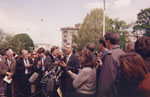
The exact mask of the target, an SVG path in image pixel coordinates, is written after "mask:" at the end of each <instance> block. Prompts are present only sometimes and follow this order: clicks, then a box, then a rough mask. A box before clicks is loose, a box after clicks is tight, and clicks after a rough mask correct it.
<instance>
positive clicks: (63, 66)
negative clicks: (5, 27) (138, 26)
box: [0, 32, 150, 97]
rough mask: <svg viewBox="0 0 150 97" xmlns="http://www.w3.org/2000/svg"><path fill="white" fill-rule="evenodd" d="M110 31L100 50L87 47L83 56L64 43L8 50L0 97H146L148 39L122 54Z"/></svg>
mask: <svg viewBox="0 0 150 97" xmlns="http://www.w3.org/2000/svg"><path fill="white" fill-rule="evenodd" d="M119 43H120V36H119V35H118V33H116V32H108V33H106V34H105V36H104V37H103V38H101V39H100V40H99V44H98V47H99V51H100V52H97V51H96V48H95V45H94V44H93V43H87V45H86V46H85V48H84V49H83V50H82V51H81V52H77V51H76V50H75V48H73V47H72V46H71V44H66V45H65V48H64V52H62V50H61V49H60V48H58V47H57V46H53V47H52V48H51V50H50V51H45V49H44V48H39V49H38V51H32V52H29V51H27V50H25V49H23V50H21V51H20V55H19V56H16V55H15V54H14V52H13V50H12V49H11V48H8V49H7V50H6V52H5V55H4V56H2V55H1V56H0V95H4V97H5V96H6V97H150V73H149V72H150V37H147V36H142V37H140V38H139V39H137V41H136V42H135V43H131V42H129V43H127V44H126V47H125V50H123V49H121V47H120V45H119Z"/></svg>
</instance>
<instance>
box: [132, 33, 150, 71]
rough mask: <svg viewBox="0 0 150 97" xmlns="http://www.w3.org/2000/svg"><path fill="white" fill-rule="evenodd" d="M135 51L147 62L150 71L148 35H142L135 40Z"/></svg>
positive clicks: (149, 40)
mask: <svg viewBox="0 0 150 97" xmlns="http://www.w3.org/2000/svg"><path fill="white" fill-rule="evenodd" d="M135 52H136V53H138V54H140V55H141V56H142V57H143V59H144V61H145V62H146V63H147V64H148V70H149V71H150V37H148V36H142V37H141V38H139V39H138V40H137V41H136V42H135Z"/></svg>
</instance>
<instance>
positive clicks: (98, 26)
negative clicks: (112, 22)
mask: <svg viewBox="0 0 150 97" xmlns="http://www.w3.org/2000/svg"><path fill="white" fill-rule="evenodd" d="M102 30H103V10H102V9H94V10H92V11H91V12H90V14H87V16H86V17H85V19H84V22H83V24H82V26H81V28H80V29H79V32H78V35H77V36H75V35H74V36H73V40H74V42H75V43H76V46H77V49H78V50H79V51H80V50H82V49H83V48H84V46H85V45H86V44H87V43H88V42H93V43H95V44H96V45H97V44H98V40H99V39H100V37H102ZM108 30H109V17H108V16H106V32H107V31H108Z"/></svg>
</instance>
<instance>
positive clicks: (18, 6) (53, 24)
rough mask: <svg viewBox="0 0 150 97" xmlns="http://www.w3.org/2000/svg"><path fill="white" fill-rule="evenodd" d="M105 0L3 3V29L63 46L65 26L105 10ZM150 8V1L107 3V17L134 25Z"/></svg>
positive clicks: (11, 0) (0, 16)
mask: <svg viewBox="0 0 150 97" xmlns="http://www.w3.org/2000/svg"><path fill="white" fill-rule="evenodd" d="M102 7H103V0H0V28H2V29H3V30H4V31H5V32H8V33H13V34H17V33H23V32H26V33H28V34H29V35H30V37H31V38H32V39H33V41H34V43H40V40H41V19H43V20H44V21H43V22H42V32H43V42H44V43H49V44H52V45H59V46H61V31H60V28H61V27H66V26H74V24H76V23H81V22H83V19H84V17H85V16H86V14H87V13H89V12H90V10H91V9H94V8H102ZM148 7H150V0H106V14H107V15H108V16H109V17H111V18H119V19H121V20H125V21H126V22H128V23H130V22H134V21H135V20H136V15H137V13H138V12H139V11H140V9H143V8H148Z"/></svg>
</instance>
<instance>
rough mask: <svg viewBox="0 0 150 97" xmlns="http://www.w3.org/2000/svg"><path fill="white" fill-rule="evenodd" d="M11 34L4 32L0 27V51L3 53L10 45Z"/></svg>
mask: <svg viewBox="0 0 150 97" xmlns="http://www.w3.org/2000/svg"><path fill="white" fill-rule="evenodd" d="M12 38H13V35H12V34H8V33H6V32H4V31H3V30H2V29H0V50H1V51H0V52H1V53H3V54H4V51H5V50H6V49H7V48H8V47H10V41H11V40H12Z"/></svg>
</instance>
